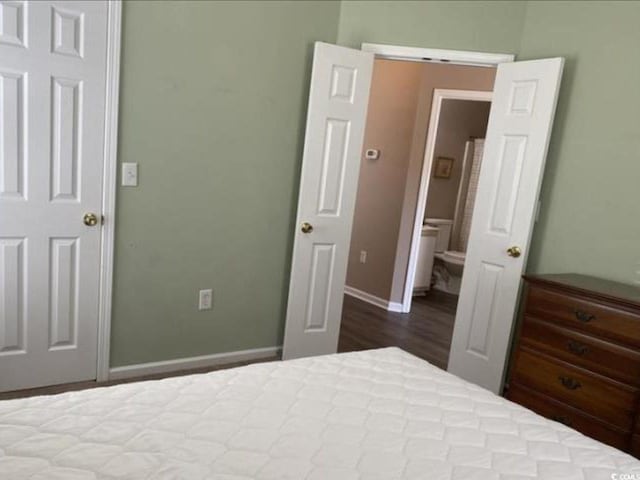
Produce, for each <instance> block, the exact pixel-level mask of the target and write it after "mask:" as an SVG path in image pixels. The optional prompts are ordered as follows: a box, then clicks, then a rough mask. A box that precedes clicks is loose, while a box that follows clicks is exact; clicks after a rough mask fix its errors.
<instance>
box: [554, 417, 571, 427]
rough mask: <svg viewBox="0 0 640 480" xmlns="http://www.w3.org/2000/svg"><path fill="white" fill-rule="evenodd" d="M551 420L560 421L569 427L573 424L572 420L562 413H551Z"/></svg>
mask: <svg viewBox="0 0 640 480" xmlns="http://www.w3.org/2000/svg"><path fill="white" fill-rule="evenodd" d="M551 420H553V421H554V422H559V423H562V424H564V425H566V426H567V427H570V426H571V425H572V424H573V422H572V421H571V420H569V419H568V418H567V417H565V416H564V415H552V416H551Z"/></svg>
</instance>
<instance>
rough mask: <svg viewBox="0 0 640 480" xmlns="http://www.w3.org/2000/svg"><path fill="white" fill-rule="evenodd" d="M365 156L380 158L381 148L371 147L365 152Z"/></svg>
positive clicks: (373, 158) (371, 158) (374, 158)
mask: <svg viewBox="0 0 640 480" xmlns="http://www.w3.org/2000/svg"><path fill="white" fill-rule="evenodd" d="M364 158H366V159H367V160H377V159H378V158H380V150H376V149H375V148H369V149H367V150H366V151H365V152H364Z"/></svg>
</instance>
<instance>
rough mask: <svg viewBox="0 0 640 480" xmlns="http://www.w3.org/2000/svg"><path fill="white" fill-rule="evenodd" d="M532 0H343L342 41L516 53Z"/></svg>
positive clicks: (355, 45)
mask: <svg viewBox="0 0 640 480" xmlns="http://www.w3.org/2000/svg"><path fill="white" fill-rule="evenodd" d="M525 11H526V2H519V1H513V2H504V1H415V2H410V1H343V2H342V8H341V12H340V28H339V30H338V41H339V42H340V43H341V44H343V45H347V46H351V47H358V48H359V47H360V44H361V43H362V42H369V43H389V44H393V45H407V46H416V47H432V48H450V49H459V50H479V51H489V52H507V53H512V52H516V51H517V50H518V45H519V43H520V36H521V34H522V27H523V22H524V17H525Z"/></svg>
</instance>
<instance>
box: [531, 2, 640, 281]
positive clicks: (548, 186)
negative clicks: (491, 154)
mask: <svg viewBox="0 0 640 480" xmlns="http://www.w3.org/2000/svg"><path fill="white" fill-rule="evenodd" d="M638 25H640V2H580V3H578V2H529V5H528V8H527V17H526V23H525V29H524V31H523V35H522V41H521V48H520V55H519V58H522V59H529V58H541V57H549V56H563V57H565V58H566V66H565V73H564V78H563V85H562V89H561V92H560V97H559V103H558V111H557V115H556V120H555V126H554V132H553V137H552V141H551V145H550V150H549V155H548V159H547V162H548V163H547V168H546V171H545V178H544V184H543V195H542V202H543V203H542V210H541V215H540V222H539V224H538V225H537V227H536V229H535V233H534V242H533V250H532V252H531V254H532V257H531V259H530V262H529V269H530V270H531V271H534V272H563V271H576V272H581V273H586V274H592V275H598V276H602V277H606V278H610V279H613V280H619V281H622V282H625V283H634V282H636V283H639V284H640V214H639V211H638V208H639V206H640V120H639V119H638V115H639V114H640V89H639V88H638V86H640V60H639V57H638V45H640V28H639V27H638Z"/></svg>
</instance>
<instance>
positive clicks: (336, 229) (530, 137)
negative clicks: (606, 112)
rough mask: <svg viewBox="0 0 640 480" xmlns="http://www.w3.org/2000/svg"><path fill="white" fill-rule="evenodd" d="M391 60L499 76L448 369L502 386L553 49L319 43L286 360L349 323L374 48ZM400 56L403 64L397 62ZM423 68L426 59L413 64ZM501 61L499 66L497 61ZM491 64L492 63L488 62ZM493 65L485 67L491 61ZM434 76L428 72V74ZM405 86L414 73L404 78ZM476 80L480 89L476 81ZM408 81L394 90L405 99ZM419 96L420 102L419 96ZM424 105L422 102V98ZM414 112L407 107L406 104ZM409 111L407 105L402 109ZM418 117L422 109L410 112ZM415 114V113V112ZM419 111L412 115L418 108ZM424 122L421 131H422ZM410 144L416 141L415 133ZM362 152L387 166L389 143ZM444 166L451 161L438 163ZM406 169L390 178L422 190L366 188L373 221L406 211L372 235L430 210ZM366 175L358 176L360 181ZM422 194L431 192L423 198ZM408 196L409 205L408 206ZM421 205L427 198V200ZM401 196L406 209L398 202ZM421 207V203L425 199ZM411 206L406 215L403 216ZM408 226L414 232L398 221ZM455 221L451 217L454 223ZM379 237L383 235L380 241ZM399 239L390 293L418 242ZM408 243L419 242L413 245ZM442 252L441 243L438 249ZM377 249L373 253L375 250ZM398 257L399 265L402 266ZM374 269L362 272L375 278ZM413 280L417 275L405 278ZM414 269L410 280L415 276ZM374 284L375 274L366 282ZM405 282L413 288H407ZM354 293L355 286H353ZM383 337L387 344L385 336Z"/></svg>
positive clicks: (553, 86) (553, 82)
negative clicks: (527, 52)
mask: <svg viewBox="0 0 640 480" xmlns="http://www.w3.org/2000/svg"><path fill="white" fill-rule="evenodd" d="M376 55H378V56H383V57H385V59H386V60H396V61H401V60H411V61H413V62H417V63H418V64H422V65H426V64H435V65H437V66H448V67H449V66H450V67H454V68H462V67H467V66H470V67H480V66H482V67H484V68H479V69H478V70H477V71H478V72H480V71H482V70H485V69H486V68H487V67H488V68H490V69H492V70H490V71H491V73H492V74H494V75H495V78H494V80H493V81H494V84H493V85H492V88H491V87H490V88H488V89H487V91H489V90H492V91H493V97H492V100H491V102H492V105H491V113H490V115H489V124H488V126H487V131H486V145H485V146H484V150H485V151H484V154H483V156H482V163H483V165H482V169H481V171H480V177H479V180H478V182H479V183H478V193H477V195H476V199H475V206H474V209H473V220H472V222H471V232H470V240H469V242H468V249H467V252H466V258H465V261H464V269H463V271H464V275H463V277H462V284H461V286H460V295H459V301H458V304H457V308H456V315H455V320H454V328H453V334H452V338H451V348H450V354H449V361H448V363H447V370H448V371H449V372H451V373H454V374H456V375H458V376H460V377H462V378H464V379H466V380H469V381H472V382H474V383H476V384H478V385H481V386H484V387H485V388H488V389H490V390H492V391H494V392H498V391H499V390H500V389H501V386H502V381H503V374H504V371H505V363H506V355H507V351H508V348H509V345H510V340H511V332H512V331H513V324H514V317H515V312H516V304H517V302H518V296H519V292H520V284H521V275H522V273H523V272H524V268H525V265H526V259H527V254H528V250H529V245H530V242H531V234H532V230H533V226H534V222H535V218H536V209H537V205H538V203H539V202H538V196H539V194H540V187H541V184H542V174H543V171H544V163H545V159H546V152H547V148H548V145H549V139H550V135H551V129H552V125H553V116H554V113H555V107H556V103H557V99H558V91H559V86H560V79H561V76H562V69H563V65H564V60H563V59H562V58H546V59H539V60H528V61H525V62H514V56H513V55H508V54H487V53H478V52H460V51H446V50H432V49H420V48H409V47H394V46H388V45H372V44H363V46H362V50H355V49H351V48H347V47H341V46H337V45H330V44H325V43H322V42H317V43H316V45H315V48H314V61H313V71H312V78H311V88H310V90H309V110H308V112H307V128H306V134H305V144H304V151H303V160H302V171H301V175H300V191H299V197H298V213H297V217H296V224H297V226H296V233H295V237H294V245H293V252H292V260H291V278H290V282H289V297H288V303H287V315H286V321H285V334H284V341H283V353H282V355H283V358H284V359H290V358H296V357H303V356H312V355H320V354H328V353H334V352H336V350H337V346H338V343H339V337H340V326H341V322H342V307H343V303H344V296H345V295H344V294H345V279H346V278H347V267H348V266H349V264H350V263H351V264H353V262H354V256H353V255H352V256H351V258H349V247H350V243H351V238H352V235H351V234H352V227H353V226H354V225H353V223H354V222H353V214H354V212H355V205H356V197H357V195H358V194H359V192H360V191H362V188H363V186H362V183H363V182H362V181H361V182H360V185H359V184H358V183H359V182H358V179H359V175H360V169H361V166H362V152H363V148H362V147H363V138H364V131H365V126H366V120H367V106H368V105H369V104H370V102H369V100H370V99H371V95H370V86H371V79H372V74H373V66H374V57H375V56H376ZM400 64H402V65H406V64H409V63H408V62H402V63H400ZM418 66H420V65H418ZM496 67H497V68H496ZM493 69H495V71H494V70H493ZM485 71H486V70H485ZM429 78H433V77H429ZM409 84H410V82H409ZM434 88H446V89H450V90H457V89H461V90H465V89H474V87H469V86H461V85H443V86H435V87H434ZM476 89H477V87H476ZM407 90H410V89H407V87H406V85H405V86H402V87H399V88H397V89H396V90H392V91H391V94H393V95H396V96H397V97H398V98H401V97H402V95H404V94H406V92H407ZM390 103H391V106H392V107H393V108H392V109H390V112H391V113H390V115H391V116H392V117H393V116H394V115H395V114H396V113H398V112H403V111H404V106H405V105H406V104H404V103H403V102H401V101H395V102H390ZM417 104H418V103H417V102H416V103H415V104H414V105H417ZM416 108H417V107H416ZM409 111H410V112H411V109H410V108H409ZM405 113H406V112H405ZM413 113H414V114H415V113H416V111H415V110H414V111H413ZM410 118H411V117H410ZM415 118H417V115H416V117H415ZM407 130H408V131H409V137H411V133H413V132H415V131H416V129H415V128H414V127H413V126H412V127H411V128H408V129H406V126H404V127H403V125H402V123H401V122H396V121H394V122H392V123H391V124H390V125H389V126H388V128H386V129H385V128H383V129H381V130H380V131H381V135H382V134H388V133H393V132H396V134H397V133H398V132H405V133H406V131H407ZM425 130H426V129H425ZM411 145H412V146H413V145H416V143H414V142H412V143H411ZM413 151H414V149H413V148H409V152H410V153H409V155H408V158H407V156H406V144H405V150H404V152H405V156H404V157H403V156H402V155H393V156H389V155H388V154H389V152H388V151H387V157H389V158H393V159H403V160H404V161H405V162H407V163H408V164H409V165H415V162H418V170H419V169H420V168H421V165H422V164H423V158H421V157H420V156H417V155H413V154H412V153H413ZM364 152H365V155H364V157H365V159H366V160H370V161H371V162H377V163H378V165H380V166H383V167H384V166H387V165H388V164H389V162H388V161H387V162H384V157H383V155H382V154H383V152H382V151H381V150H379V149H376V148H375V147H374V148H365V150H364ZM440 163H441V165H439V166H438V170H439V172H442V173H443V175H444V174H445V173H446V172H447V171H448V170H451V168H449V167H447V161H446V160H445V161H443V162H440ZM405 173H408V172H404V171H402V170H400V171H398V169H389V170H387V171H386V177H385V180H386V181H387V182H389V185H394V184H396V183H398V182H399V183H400V184H401V185H404V186H405V187H406V186H407V185H409V183H410V182H412V184H413V185H414V187H415V189H410V188H405V196H404V198H403V199H402V201H400V202H396V203H394V202H392V201H390V199H391V196H390V195H388V194H387V192H385V191H383V190H380V189H378V190H375V189H371V190H368V192H369V193H371V195H369V198H370V203H372V204H376V205H377V206H378V208H377V209H373V210H372V211H373V214H372V218H374V219H378V218H381V217H382V216H383V214H384V213H385V212H386V211H388V210H389V211H391V210H393V207H394V206H395V208H396V209H397V211H399V212H400V214H399V215H398V216H399V217H400V220H399V225H398V220H397V217H396V219H395V220H394V221H393V222H391V221H390V222H386V223H385V222H364V229H365V231H367V229H369V231H368V232H367V235H369V236H373V237H375V234H376V233H380V232H382V233H384V230H380V227H379V230H378V231H374V230H373V229H372V227H373V226H374V225H378V226H379V225H382V226H383V228H385V229H389V228H398V229H399V230H398V231H403V232H406V231H408V232H409V233H407V235H408V236H409V237H411V232H413V231H415V229H413V230H412V228H411V226H412V224H415V223H416V222H420V223H419V225H418V226H419V227H421V225H422V222H423V220H424V217H423V215H418V216H416V215H415V213H416V209H418V208H421V206H420V205H419V204H418V203H417V202H418V198H419V195H418V194H417V193H416V192H417V191H418V190H420V187H419V186H416V185H419V184H422V185H425V182H422V181H421V179H422V178H423V177H424V175H426V176H427V178H430V175H431V171H430V170H425V169H423V174H424V175H420V174H418V175H406V174H405ZM361 180H362V179H361ZM425 198H426V197H425ZM408 202H413V203H414V204H415V206H414V207H413V208H412V209H409V208H405V206H406V205H408ZM425 202H426V200H425ZM398 205H399V207H398ZM425 208H426V205H425ZM407 212H410V213H407ZM406 226H408V230H403V229H402V228H403V227H406ZM452 227H453V225H452ZM376 239H377V238H376ZM399 243H400V242H399V237H398V238H396V239H395V240H394V241H392V242H391V244H392V248H394V249H395V251H396V253H398V256H399V254H402V255H403V256H404V258H405V259H407V260H406V263H404V266H403V268H404V273H403V274H402V275H400V278H399V281H398V275H396V273H395V270H394V265H395V264H396V262H397V260H398V259H397V258H396V259H394V260H395V261H396V262H394V261H387V263H386V264H383V266H384V267H385V268H389V267H390V269H391V270H392V271H394V273H393V274H392V277H393V279H392V283H391V287H389V289H388V290H385V294H386V293H388V292H391V293H392V294H394V293H395V292H396V289H397V288H398V289H399V290H400V291H401V294H400V296H401V297H404V295H405V293H406V294H407V295H412V293H413V289H410V290H408V289H406V288H404V285H405V280H406V276H407V275H406V272H407V271H408V266H409V260H408V258H409V257H410V255H411V253H410V251H411V247H407V248H406V249H404V250H403V249H401V248H397V247H398V244H399ZM405 245H413V246H414V247H415V248H417V243H416V242H409V243H408V244H405ZM351 248H352V250H353V251H354V252H355V261H356V262H359V263H362V264H367V262H368V259H370V258H371V257H370V255H371V251H367V250H364V251H363V250H362V249H358V248H357V247H356V248H355V249H354V248H353V246H351ZM443 253H444V252H443ZM373 254H374V256H375V252H374V253H373ZM400 264H401V263H400ZM380 275H381V272H375V271H369V272H368V274H367V275H364V276H363V277H376V276H380ZM409 278H410V279H411V278H412V277H411V276H410V277H409ZM413 278H415V277H413ZM366 280H367V281H369V279H368V278H367V279H366ZM404 290H407V292H405V291H404ZM347 293H349V294H350V295H351V296H354V295H356V294H357V293H358V292H357V289H356V288H354V287H353V286H351V292H349V289H347ZM361 297H363V298H364V299H365V300H366V301H367V302H368V303H372V304H374V305H376V306H382V307H383V308H384V310H383V312H384V311H387V312H388V311H389V310H391V311H393V312H400V311H402V309H403V308H404V303H401V302H395V301H389V298H388V299H384V298H381V297H379V296H376V295H374V294H367V293H366V292H364V293H362V294H361ZM377 346H384V343H383V344H379V345H377Z"/></svg>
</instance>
